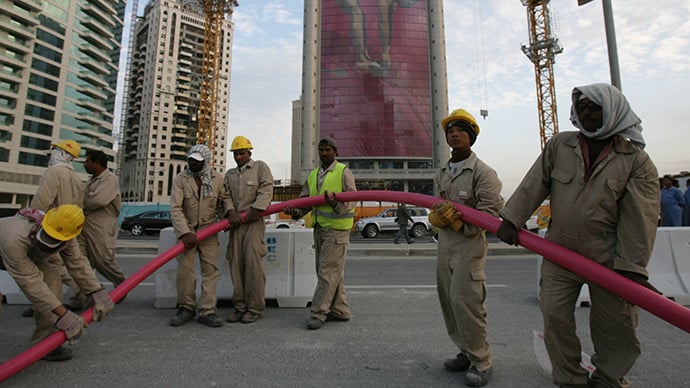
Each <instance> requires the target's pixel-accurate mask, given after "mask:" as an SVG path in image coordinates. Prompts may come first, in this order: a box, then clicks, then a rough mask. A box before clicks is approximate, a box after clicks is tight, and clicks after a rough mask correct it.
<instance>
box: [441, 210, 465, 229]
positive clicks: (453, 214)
mask: <svg viewBox="0 0 690 388" xmlns="http://www.w3.org/2000/svg"><path fill="white" fill-rule="evenodd" d="M443 216H444V217H445V218H446V219H447V220H448V223H449V224H450V226H451V227H452V228H453V230H454V231H456V232H459V231H460V228H462V225H464V224H465V223H464V222H463V221H462V219H461V218H460V217H461V216H462V213H460V212H459V211H457V209H455V206H454V205H453V204H452V203H451V204H450V206H448V207H446V209H445V210H444V212H443Z"/></svg>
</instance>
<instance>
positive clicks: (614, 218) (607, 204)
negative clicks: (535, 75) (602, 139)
mask: <svg viewBox="0 0 690 388" xmlns="http://www.w3.org/2000/svg"><path fill="white" fill-rule="evenodd" d="M585 172H586V171H585V163H584V158H583V156H582V149H581V146H580V142H579V140H578V133H577V132H561V133H560V134H559V135H557V136H554V137H553V138H552V139H551V140H550V141H549V142H548V143H547V144H546V147H545V149H544V151H543V153H542V155H541V156H540V157H539V158H538V159H537V161H536V162H535V163H534V164H533V165H532V167H531V169H530V170H529V172H528V173H527V175H526V176H525V178H524V179H523V181H522V183H520V186H519V187H518V188H517V189H516V191H515V193H514V194H513V195H512V197H511V198H510V200H509V201H508V203H507V204H506V207H505V208H504V209H503V210H501V212H500V214H501V216H502V217H503V218H504V219H507V220H509V221H510V222H511V223H513V224H514V225H523V224H524V222H525V220H527V218H529V216H530V215H531V214H532V211H533V210H534V209H536V208H537V207H538V206H539V205H540V204H541V202H542V201H543V200H544V199H545V198H546V197H547V196H548V195H551V200H550V205H551V223H550V225H549V228H548V230H547V232H546V239H547V240H550V241H553V242H555V243H556V244H559V245H561V246H563V247H566V248H568V249H570V250H573V251H575V252H578V253H580V254H582V255H583V256H585V257H588V258H590V259H591V260H594V261H596V262H597V263H599V264H602V265H604V266H606V267H609V268H611V269H614V270H624V271H631V272H636V273H640V274H643V275H645V276H646V275H647V270H646V269H645V267H646V266H647V263H648V261H649V257H650V255H651V252H652V247H653V244H654V239H655V236H656V225H657V217H658V214H659V201H660V200H659V183H658V175H657V170H656V167H655V166H654V164H653V163H652V161H651V160H650V158H649V156H648V155H647V153H646V152H644V151H643V150H641V149H640V148H638V147H635V146H634V145H633V144H632V143H630V142H629V141H627V140H626V139H624V138H623V137H620V136H616V137H615V138H614V139H613V148H612V151H611V152H610V153H609V154H608V155H606V157H605V158H604V159H603V160H601V161H600V162H599V163H598V164H597V165H596V166H595V167H594V170H593V173H592V175H591V177H590V178H589V180H588V181H585V178H584V177H585ZM583 283H585V279H583V278H582V277H580V276H578V275H575V274H574V273H572V272H570V271H568V270H566V269H564V268H562V267H560V266H559V265H557V264H554V263H552V262H551V261H549V260H544V261H543V262H542V266H541V279H540V284H541V291H540V305H541V310H542V314H543V318H544V341H545V343H546V348H547V350H548V353H549V358H550V359H551V363H552V364H553V373H552V376H553V379H554V382H555V383H557V384H586V383H587V371H586V370H584V369H583V368H582V367H581V366H580V358H581V347H580V341H579V339H578V337H577V334H576V331H575V318H574V309H575V304H576V301H577V297H578V295H579V293H580V288H581V287H582V284H583ZM590 298H591V301H592V307H591V310H590V320H589V322H590V332H591V338H592V342H593V344H594V349H595V350H596V353H595V354H594V355H593V356H592V363H593V364H594V365H595V366H596V367H597V372H595V374H596V375H597V377H598V378H599V379H603V380H605V381H606V382H607V383H608V384H610V386H625V385H626V383H625V381H626V380H625V378H624V376H625V374H626V373H627V372H628V371H629V370H630V368H631V367H632V365H633V364H634V363H635V360H636V359H637V357H638V356H639V354H640V343H639V341H638V339H637V335H636V333H635V327H636V326H637V320H638V311H637V307H636V306H633V305H631V304H629V303H628V302H626V301H625V300H623V299H621V298H619V297H618V296H616V295H614V294H612V293H610V292H608V291H606V290H604V289H603V288H600V287H597V286H594V285H591V284H590ZM593 377H594V376H593ZM607 386H609V385H607Z"/></svg>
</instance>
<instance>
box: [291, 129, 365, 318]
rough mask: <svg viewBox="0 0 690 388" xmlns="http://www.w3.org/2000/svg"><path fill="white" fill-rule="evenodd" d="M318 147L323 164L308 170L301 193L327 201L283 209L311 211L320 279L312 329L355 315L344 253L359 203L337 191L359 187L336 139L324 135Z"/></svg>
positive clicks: (295, 213) (295, 214) (297, 214)
mask: <svg viewBox="0 0 690 388" xmlns="http://www.w3.org/2000/svg"><path fill="white" fill-rule="evenodd" d="M318 147H319V148H318V149H319V159H320V160H321V165H320V166H318V167H316V168H315V169H313V170H312V171H311V172H310V173H309V176H308V178H307V180H306V182H304V185H303V186H302V191H301V192H300V197H309V196H316V195H323V197H324V199H325V201H326V203H325V204H323V205H319V206H314V207H312V208H303V209H298V208H294V207H291V206H288V207H286V208H285V209H284V210H283V211H284V212H285V214H288V215H291V216H292V217H293V218H294V219H298V218H300V217H303V216H304V215H306V214H307V213H308V212H310V211H311V222H312V227H313V228H314V251H315V256H316V276H317V278H318V281H317V284H316V290H314V297H313V298H312V302H311V318H310V319H309V321H308V322H307V328H308V329H309V330H317V329H320V328H321V327H322V326H323V324H324V322H325V321H341V322H346V321H349V320H350V318H351V317H352V312H351V311H350V304H349V303H348V302H347V296H346V295H345V256H346V255H347V247H348V245H349V244H350V231H351V230H352V226H353V224H354V216H355V211H354V208H355V204H356V203H355V202H342V201H339V200H338V199H337V198H336V194H337V193H343V192H351V191H357V187H356V186H355V178H354V176H353V175H352V171H351V170H350V169H349V168H347V166H346V165H345V164H343V163H340V162H338V161H337V160H336V156H337V155H338V146H337V144H336V142H335V140H334V139H333V138H330V137H326V138H323V139H321V140H319V144H318ZM329 193H330V194H329Z"/></svg>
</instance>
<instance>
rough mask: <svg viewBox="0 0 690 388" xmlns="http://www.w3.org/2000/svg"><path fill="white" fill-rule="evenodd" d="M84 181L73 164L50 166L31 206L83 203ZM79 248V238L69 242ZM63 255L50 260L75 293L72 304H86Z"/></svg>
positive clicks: (46, 208) (53, 256)
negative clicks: (62, 261) (63, 262)
mask: <svg viewBox="0 0 690 388" xmlns="http://www.w3.org/2000/svg"><path fill="white" fill-rule="evenodd" d="M83 198H84V182H82V181H81V180H80V179H79V177H78V176H77V174H76V173H75V172H74V169H73V168H71V166H66V165H61V164H58V165H55V166H50V167H48V169H47V170H46V171H45V172H44V173H43V176H41V180H40V181H39V182H38V190H36V195H34V197H33V198H32V199H31V205H30V206H29V207H31V208H34V209H38V210H42V211H44V212H47V211H48V210H49V209H52V208H54V207H58V206H60V205H77V206H80V207H81V206H82V205H83ZM68 244H70V245H72V244H73V245H74V246H75V247H76V249H79V243H78V242H77V239H73V240H70V242H69V243H68ZM61 256H62V255H51V256H50V257H49V258H48V260H50V261H51V262H52V263H53V265H55V266H56V268H57V270H58V272H59V273H60V278H61V279H62V283H63V284H65V285H67V286H68V287H69V288H71V289H72V292H73V293H74V296H73V300H71V301H70V304H72V305H82V306H83V305H84V303H85V302H86V295H84V294H83V293H81V292H80V290H79V286H77V283H76V282H75V281H74V280H73V279H72V277H71V276H70V275H69V273H68V271H67V270H66V269H65V266H64V265H63V264H62V263H61V262H60V261H61V260H60V257H61Z"/></svg>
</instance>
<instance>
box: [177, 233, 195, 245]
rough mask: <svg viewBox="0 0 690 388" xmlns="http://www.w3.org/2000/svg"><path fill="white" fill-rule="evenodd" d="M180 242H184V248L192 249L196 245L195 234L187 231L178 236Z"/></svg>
mask: <svg viewBox="0 0 690 388" xmlns="http://www.w3.org/2000/svg"><path fill="white" fill-rule="evenodd" d="M180 240H182V244H184V249H192V248H194V247H195V246H196V234H195V233H192V232H188V233H185V234H183V235H182V236H180Z"/></svg>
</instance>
